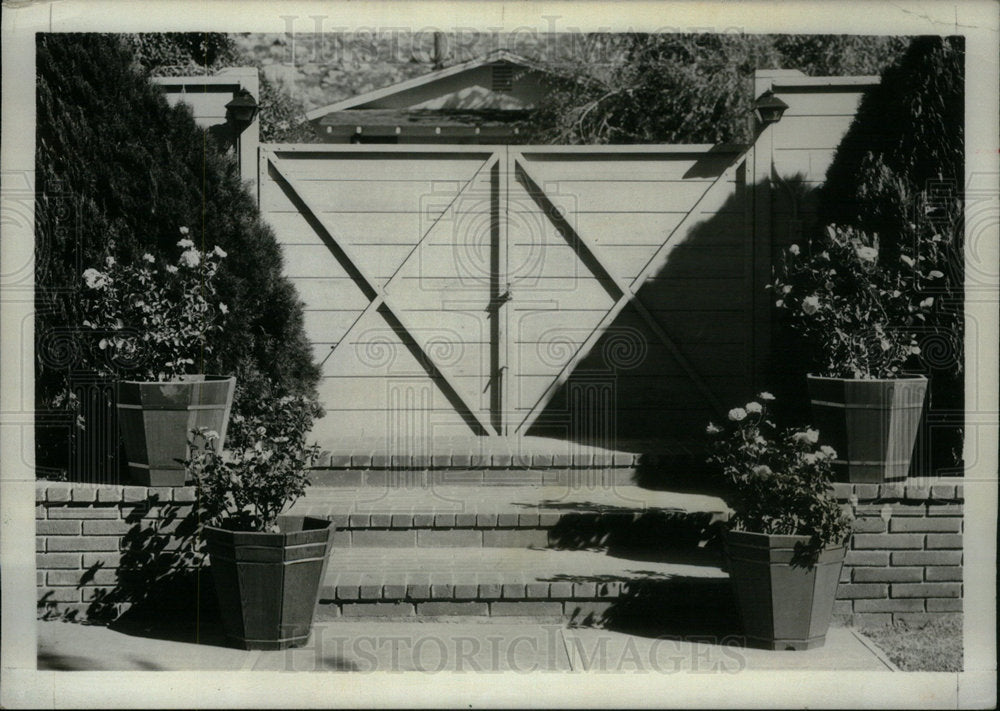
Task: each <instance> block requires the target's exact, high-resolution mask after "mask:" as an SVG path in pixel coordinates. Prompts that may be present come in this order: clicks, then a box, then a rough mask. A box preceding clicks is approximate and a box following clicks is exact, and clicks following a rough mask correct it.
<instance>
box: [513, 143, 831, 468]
mask: <svg viewBox="0 0 1000 711" xmlns="http://www.w3.org/2000/svg"><path fill="white" fill-rule="evenodd" d="M730 164H731V161H725V162H723V161H720V160H719V157H718V156H717V155H713V154H712V153H710V154H708V156H706V157H705V158H704V159H703V160H701V161H699V162H698V163H697V164H696V165H695V166H693V167H692V168H691V169H690V170H689V171H688V174H687V175H685V178H693V177H698V178H706V177H709V178H718V177H719V176H721V175H722V174H723V172H724V170H725V168H726V167H728V166H729V165H730ZM745 173H746V166H745V165H744V166H742V167H741V168H739V170H738V172H737V174H736V189H735V190H734V191H733V192H732V194H731V196H730V197H729V199H728V200H726V201H725V203H724V204H723V205H722V206H721V207H720V208H719V209H718V210H716V211H715V212H714V213H712V214H711V215H710V217H709V219H706V220H704V221H702V222H699V223H697V224H695V225H694V226H693V227H692V228H691V229H690V231H689V232H688V234H687V237H686V238H685V239H684V240H683V242H680V243H678V244H676V245H675V246H673V248H672V250H671V252H670V253H669V256H668V258H667V260H666V262H665V264H664V265H663V267H662V268H661V269H660V271H659V272H657V273H656V274H655V275H654V276H653V277H652V278H650V279H648V280H647V281H646V282H645V283H644V284H643V285H642V286H641V287H640V289H639V292H638V294H637V299H638V301H639V302H641V304H642V305H643V306H644V307H645V308H646V309H647V310H648V312H649V314H650V315H651V316H652V317H653V318H654V319H655V321H656V322H657V324H658V325H659V326H660V328H662V331H663V332H664V333H665V334H666V336H667V338H668V339H669V340H670V341H671V342H672V346H670V345H668V344H666V343H665V342H664V340H663V338H661V337H660V336H659V335H657V334H656V332H655V331H654V329H653V328H652V327H651V326H650V324H649V323H648V322H647V321H646V320H645V319H644V318H643V317H642V315H641V313H640V312H639V310H637V309H636V307H635V306H634V305H629V306H626V307H625V308H624V309H623V310H622V312H621V313H620V314H619V316H618V317H617V318H616V319H615V320H614V322H613V323H612V324H611V325H610V326H609V327H608V328H607V329H606V331H605V333H604V335H603V336H602V337H601V338H600V339H599V340H598V341H597V343H596V344H595V345H594V347H593V348H592V349H591V350H590V352H589V354H588V355H587V356H586V357H585V358H583V360H582V361H581V362H580V363H579V365H578V366H577V367H576V368H575V369H574V370H573V372H572V373H571V374H570V376H569V377H568V379H567V380H566V382H565V383H564V384H563V385H562V386H561V387H559V389H558V390H557V391H556V393H555V394H554V396H553V397H552V400H551V401H550V402H549V403H548V405H547V406H546V407H545V409H544V411H543V412H542V414H541V415H540V416H539V418H538V420H537V421H536V422H535V424H534V425H533V426H532V427H531V429H530V430H529V431H528V434H529V435H537V436H546V437H554V438H558V439H568V440H570V441H574V442H579V443H583V444H591V445H597V446H603V447H607V448H615V447H616V445H617V444H619V443H620V444H621V446H623V447H628V446H629V444H630V443H631V442H643V441H645V442H651V443H653V444H652V446H651V449H644V448H643V445H641V444H639V445H638V446H637V447H636V449H635V450H633V451H645V452H648V453H649V454H653V453H654V451H651V450H652V449H655V447H656V446H657V443H659V446H661V447H662V444H663V443H670V442H678V441H680V442H689V443H699V444H700V443H701V442H702V441H703V440H704V431H705V426H706V424H707V423H708V421H709V420H710V419H717V418H718V417H719V413H718V412H716V411H714V410H713V407H712V404H711V397H714V398H715V400H716V402H717V404H718V406H719V408H720V409H721V411H722V413H723V416H724V413H725V412H726V411H727V410H728V408H730V407H733V406H735V405H736V404H738V403H741V402H745V401H746V399H748V398H750V397H752V396H753V395H754V394H755V387H754V385H755V383H754V381H755V373H754V360H753V354H754V348H755V338H758V339H759V338H761V337H762V336H763V332H762V331H761V329H760V328H759V327H757V326H756V325H755V323H754V321H753V318H754V299H755V298H756V299H757V300H758V303H759V301H760V300H762V299H766V303H767V309H766V311H765V313H766V315H767V319H768V323H770V322H771V321H772V320H773V319H772V313H771V306H772V298H771V296H770V293H769V292H767V291H765V290H764V288H763V287H764V285H765V284H766V283H767V281H768V280H769V278H770V268H769V267H768V269H767V271H766V272H765V273H757V274H755V273H754V270H753V257H754V253H753V248H754V246H753V244H751V237H750V236H751V235H752V222H753V212H752V210H751V208H750V200H751V197H752V195H751V193H752V192H754V190H767V189H768V188H767V187H766V186H763V187H758V188H753V187H747V186H746V175H745ZM526 188H527V189H529V192H531V193H532V195H533V197H534V198H535V200H536V202H537V203H538V204H539V205H540V206H542V207H543V209H544V205H543V201H544V197H543V196H541V195H539V194H538V191H537V190H532V188H531V186H527V185H526ZM772 200H773V205H772V213H773V214H772V225H773V230H772V231H773V233H774V237H773V248H772V251H773V253H774V254H778V253H779V246H781V245H783V244H786V243H787V242H788V236H789V234H792V235H794V234H796V233H798V234H800V235H801V234H808V231H807V230H809V229H812V225H810V224H807V223H808V221H809V220H810V219H811V216H812V215H813V213H814V207H813V204H814V201H815V190H814V188H813V186H812V185H811V184H808V183H807V182H806V181H804V180H803V179H802V178H801V176H796V177H793V178H786V179H784V180H783V181H781V184H780V187H775V188H774V189H773V190H772ZM547 214H549V213H547ZM559 227H560V229H559V232H560V233H561V234H562V235H563V237H564V238H566V240H567V242H568V243H569V244H570V246H571V247H572V248H573V249H574V250H575V251H576V252H577V253H578V254H579V255H580V256H581V260H582V261H583V263H584V264H586V265H587V268H588V269H589V270H590V271H592V272H596V274H595V275H598V274H599V273H600V270H599V269H597V270H595V269H594V267H593V265H592V263H591V262H592V261H593V260H589V259H588V258H587V256H586V248H585V247H583V246H582V245H581V244H580V243H579V238H578V237H577V236H576V234H575V233H574V232H573V229H572V227H570V226H568V225H566V224H563V225H560V226H559ZM590 237H591V239H593V238H594V237H595V236H594V235H591V236H590ZM598 237H599V236H598ZM608 251H609V252H610V251H611V250H608ZM607 256H610V257H611V258H610V259H608V260H607V261H608V262H609V263H610V265H611V266H612V267H613V265H614V261H613V255H607ZM619 276H620V275H619ZM601 283H602V285H604V287H605V289H606V290H607V291H608V292H609V293H610V294H612V296H615V295H616V294H618V293H619V292H618V289H617V287H616V286H615V285H614V283H613V282H612V281H611V280H610V279H608V278H607V277H603V278H601ZM772 337H773V342H772V344H773V347H772V349H771V351H770V353H769V354H764V358H765V363H764V364H763V366H762V371H761V372H762V375H761V377H760V380H759V382H758V383H757V387H758V388H760V389H767V390H770V391H771V392H772V393H774V394H775V395H776V396H777V397H778V398H779V399H778V403H779V405H781V406H782V407H785V408H788V409H790V410H791V411H793V412H798V413H801V412H807V407H808V401H807V400H806V393H805V374H806V363H805V358H804V357H803V353H802V351H801V346H800V345H799V344H797V343H796V342H795V341H794V340H793V339H791V338H790V334H788V333H786V332H784V331H782V330H781V329H780V328H779V327H774V328H773V334H772ZM673 348H675V349H676V353H675V352H673V350H672V349H673ZM708 393H710V394H711V397H710V396H709V395H708ZM603 403H609V404H608V405H603ZM661 451H662V450H661ZM646 468H647V472H648V473H650V474H653V473H654V471H653V470H655V468H656V467H655V464H653V461H652V460H651V459H649V460H647V461H646ZM653 480H655V476H652V477H651V479H650V481H653Z"/></svg>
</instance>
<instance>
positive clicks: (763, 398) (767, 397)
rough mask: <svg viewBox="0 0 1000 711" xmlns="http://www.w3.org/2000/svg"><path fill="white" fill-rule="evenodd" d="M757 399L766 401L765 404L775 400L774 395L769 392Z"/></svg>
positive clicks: (761, 394)
mask: <svg viewBox="0 0 1000 711" xmlns="http://www.w3.org/2000/svg"><path fill="white" fill-rule="evenodd" d="M757 397H759V398H760V399H761V400H764V401H765V402H770V401H771V400H774V395H772V394H771V393H769V392H767V391H765V392H762V393H760V394H759V395H758V396H757Z"/></svg>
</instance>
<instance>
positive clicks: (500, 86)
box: [492, 63, 514, 91]
mask: <svg viewBox="0 0 1000 711" xmlns="http://www.w3.org/2000/svg"><path fill="white" fill-rule="evenodd" d="M492 69H493V86H492V89H493V91H510V90H511V89H512V88H513V85H514V66H513V65H511V64H507V63H502V64H494V65H493V66H492Z"/></svg>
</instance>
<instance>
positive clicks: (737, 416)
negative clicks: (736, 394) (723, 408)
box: [729, 407, 747, 422]
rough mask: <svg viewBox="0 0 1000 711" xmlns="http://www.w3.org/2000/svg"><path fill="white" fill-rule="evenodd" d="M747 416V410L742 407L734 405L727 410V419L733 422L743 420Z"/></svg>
mask: <svg viewBox="0 0 1000 711" xmlns="http://www.w3.org/2000/svg"><path fill="white" fill-rule="evenodd" d="M746 416H747V411H746V410H744V409H743V408H742V407H734V408H733V409H732V410H730V411H729V419H730V420H732V421H733V422H739V421H740V420H745V419H746Z"/></svg>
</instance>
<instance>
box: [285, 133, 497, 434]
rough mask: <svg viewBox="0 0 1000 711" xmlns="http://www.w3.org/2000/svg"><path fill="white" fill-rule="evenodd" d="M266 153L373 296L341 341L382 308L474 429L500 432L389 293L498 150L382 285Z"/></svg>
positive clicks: (318, 228)
mask: <svg viewBox="0 0 1000 711" xmlns="http://www.w3.org/2000/svg"><path fill="white" fill-rule="evenodd" d="M266 155H267V160H268V161H269V162H270V164H271V165H272V166H273V167H274V170H275V171H276V172H277V174H278V176H279V177H280V178H281V179H282V180H283V181H284V183H285V184H286V186H287V187H288V189H289V192H290V195H289V197H290V198H291V199H292V200H293V201H294V202H296V203H298V205H299V207H300V209H301V210H302V214H303V215H304V216H305V218H306V220H307V221H308V222H309V224H310V226H311V227H312V228H313V229H314V230H316V233H317V234H318V235H319V236H320V237H321V238H322V239H323V241H324V243H326V246H327V247H328V248H330V250H331V251H332V252H333V253H334V256H335V257H336V258H337V259H338V260H339V261H340V262H341V264H342V265H343V267H344V268H345V269H346V270H347V271H348V273H350V274H352V276H353V277H354V279H355V281H357V282H358V284H359V286H361V288H362V290H363V291H364V292H365V295H366V296H367V297H368V299H369V302H368V305H367V306H366V307H365V309H364V311H362V312H361V314H360V315H359V316H358V318H357V319H355V320H354V322H353V323H351V325H350V327H348V329H347V332H346V333H345V334H344V335H343V337H342V338H341V340H340V342H341V343H343V342H345V341H347V340H348V336H349V335H350V334H351V332H352V331H354V329H355V327H356V326H357V325H358V323H359V322H361V321H362V319H363V318H364V317H365V316H367V315H368V314H369V313H371V312H374V311H381V313H382V314H383V315H384V316H386V318H387V319H388V320H389V322H390V323H391V324H392V325H393V326H394V327H395V330H396V331H397V332H399V333H400V334H401V335H402V336H403V341H404V342H405V343H406V345H407V347H408V348H409V349H410V350H411V351H413V352H414V355H415V356H417V360H418V361H419V362H421V363H423V364H424V366H425V367H426V368H427V370H428V371H429V374H430V375H431V377H433V378H435V379H436V380H437V382H439V383H440V384H441V385H442V386H443V387H442V390H443V391H444V393H445V396H446V397H447V398H448V399H449V401H451V403H452V405H454V406H455V407H456V409H457V410H458V411H459V412H460V413H461V414H462V416H463V418H464V419H465V420H466V421H467V422H468V423H469V424H470V426H472V428H473V429H474V430H480V434H483V433H485V434H488V435H497V434H498V433H497V431H496V429H494V427H493V425H492V424H491V423H490V422H488V421H485V420H483V419H482V417H481V416H480V414H479V412H478V411H477V410H476V409H475V408H473V407H472V406H470V404H469V403H468V402H467V401H466V399H465V398H464V397H463V396H462V394H461V391H460V390H459V388H458V387H457V386H456V384H455V382H454V381H453V380H452V378H451V377H450V376H449V375H448V373H447V372H446V371H445V370H444V369H442V368H440V367H439V366H438V365H437V363H436V362H435V361H434V359H433V358H432V357H431V355H430V354H429V353H428V352H427V349H425V348H424V347H423V346H421V345H420V342H419V341H418V340H417V338H416V337H415V336H414V335H413V326H412V324H410V323H409V319H407V318H406V317H405V315H404V313H403V311H402V310H401V309H399V308H398V307H397V306H395V305H394V304H393V299H392V297H391V294H390V293H389V289H390V287H391V286H392V284H393V282H394V281H395V280H396V278H397V276H399V274H400V272H401V271H402V268H403V265H404V264H406V262H407V261H408V260H409V259H410V258H411V257H412V256H413V255H414V254H415V253H416V252H417V250H418V249H419V248H420V246H421V244H422V243H423V242H424V240H425V239H426V238H427V235H429V234H430V233H431V231H432V230H433V229H434V226H435V225H437V223H438V222H439V221H440V220H441V218H442V217H443V216H444V215H445V214H447V212H448V211H449V210H450V209H451V208H452V206H454V204H455V201H456V200H458V198H459V197H460V196H461V195H462V193H464V192H465V191H466V190H467V189H468V187H469V186H470V185H472V184H473V183H474V182H475V180H476V179H477V178H478V177H479V175H480V174H482V173H483V171H484V170H490V169H492V167H493V166H494V165H496V163H497V161H498V159H499V157H498V156H497V154H496V153H494V154H493V155H492V156H490V158H488V159H487V160H486V162H484V163H483V164H482V165H481V166H479V168H478V169H476V172H475V173H474V174H473V175H472V177H471V178H469V180H467V181H466V182H465V184H463V185H462V187H461V188H460V189H459V191H458V192H457V193H456V194H455V196H454V197H453V198H452V199H451V201H450V202H449V203H448V205H447V207H446V208H445V209H444V210H442V211H441V213H440V214H439V215H438V216H437V217H436V218H434V221H433V222H432V223H431V224H430V226H429V227H428V228H427V229H426V230H425V231H424V233H423V235H421V237H420V239H419V240H418V241H417V243H416V244H415V245H413V248H412V249H411V250H410V251H409V252H408V253H407V255H406V257H405V258H404V259H403V260H402V261H401V262H400V264H399V266H398V267H397V268H396V270H395V271H394V272H393V273H392V275H391V276H390V277H389V279H388V280H387V281H386V282H385V284H384V285H382V286H380V285H379V283H378V281H376V280H375V279H374V278H372V277H371V276H370V275H369V274H368V273H367V272H366V270H365V269H364V268H363V267H362V266H361V263H360V262H359V261H358V259H357V257H356V255H355V254H354V253H353V251H352V249H351V246H350V245H349V244H348V242H347V240H345V239H342V238H340V237H339V236H338V235H337V233H336V232H335V231H334V230H332V229H330V228H329V227H328V226H327V225H326V224H325V223H324V222H323V220H322V219H320V217H319V211H318V210H317V209H316V208H315V207H314V206H313V205H312V204H311V203H310V200H309V199H308V198H306V197H305V196H304V194H303V192H302V190H301V189H300V186H299V185H298V183H297V181H296V180H295V179H294V178H292V177H291V176H290V175H289V172H288V171H287V170H286V169H285V168H284V166H283V164H282V161H281V159H280V158H278V157H277V155H275V153H274V151H270V150H268V151H266Z"/></svg>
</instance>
